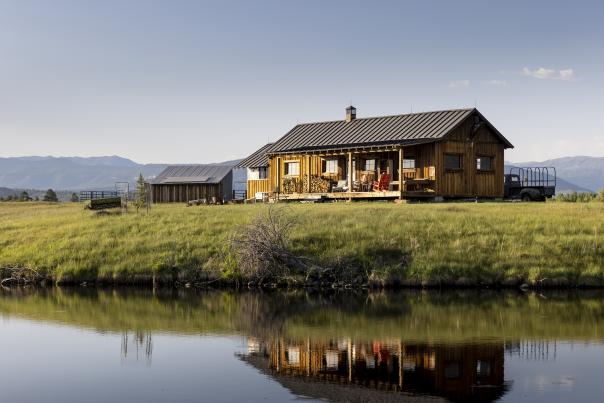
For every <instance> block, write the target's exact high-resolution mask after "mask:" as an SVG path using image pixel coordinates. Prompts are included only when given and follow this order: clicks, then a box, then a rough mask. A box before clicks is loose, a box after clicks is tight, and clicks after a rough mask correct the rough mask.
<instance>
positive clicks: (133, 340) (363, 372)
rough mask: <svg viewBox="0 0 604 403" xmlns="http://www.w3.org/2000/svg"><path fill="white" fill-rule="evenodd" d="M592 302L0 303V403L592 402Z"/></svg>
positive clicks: (91, 298)
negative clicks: (292, 402)
mask: <svg viewBox="0 0 604 403" xmlns="http://www.w3.org/2000/svg"><path fill="white" fill-rule="evenodd" d="M603 341H604V293H603V292H600V291H581V292H553V291H550V292H548V291H543V292H540V293H536V292H502V291H463V292H436V291H423V292H419V291H404V292H333V293H328V294H325V293H323V294H316V293H307V292H301V291H294V292H283V291H275V292H227V291H205V292H198V291H190V290H179V291H176V290H156V291H152V290H107V289H104V290H97V289H77V290H76V289H58V288H47V289H37V290H36V289H4V290H0V346H1V347H2V351H1V353H0V362H1V364H0V401H1V402H10V403H12V402H64V403H68V402H74V403H75V402H78V403H83V402H99V403H100V402H103V403H107V402H110V403H116V402H177V403H178V402H286V401H299V400H301V399H302V400H304V401H309V402H314V401H322V402H325V401H333V402H444V401H456V402H493V401H500V402H522V401H526V402H571V401H573V402H601V401H602V394H603V393H604V377H603V370H604V344H603Z"/></svg>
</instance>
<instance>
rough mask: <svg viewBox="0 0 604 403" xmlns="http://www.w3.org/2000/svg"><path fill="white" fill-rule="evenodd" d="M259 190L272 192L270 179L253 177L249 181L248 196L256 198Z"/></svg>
mask: <svg viewBox="0 0 604 403" xmlns="http://www.w3.org/2000/svg"><path fill="white" fill-rule="evenodd" d="M258 192H267V193H270V192H272V189H271V181H270V179H252V180H248V181H247V197H248V198H254V197H255V196H256V193H258Z"/></svg>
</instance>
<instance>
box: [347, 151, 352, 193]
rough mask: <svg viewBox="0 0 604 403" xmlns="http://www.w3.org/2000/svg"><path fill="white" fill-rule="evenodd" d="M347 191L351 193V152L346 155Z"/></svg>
mask: <svg viewBox="0 0 604 403" xmlns="http://www.w3.org/2000/svg"><path fill="white" fill-rule="evenodd" d="M348 191H349V192H352V152H349V153H348Z"/></svg>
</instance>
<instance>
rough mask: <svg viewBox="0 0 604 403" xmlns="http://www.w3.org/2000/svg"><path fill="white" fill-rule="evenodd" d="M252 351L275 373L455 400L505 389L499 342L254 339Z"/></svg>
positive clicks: (486, 397)
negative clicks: (255, 341) (442, 343)
mask: <svg viewBox="0 0 604 403" xmlns="http://www.w3.org/2000/svg"><path fill="white" fill-rule="evenodd" d="M252 352H254V353H255V355H256V356H258V355H261V356H263V357H265V359H266V360H267V361H268V369H269V370H271V371H273V372H274V375H278V376H293V377H298V376H305V377H311V378H315V379H317V380H322V381H328V382H333V383H337V384H342V383H344V384H355V385H361V386H364V387H369V388H374V389H379V390H389V391H402V392H412V393H427V394H430V395H434V396H442V397H445V398H447V399H450V400H454V401H464V402H466V401H481V402H482V401H494V400H496V399H498V398H499V397H501V396H502V395H503V393H505V390H506V387H505V385H504V375H503V372H504V366H503V364H504V346H503V345H502V344H496V343H493V344H469V345H428V344H403V343H402V342H399V341H395V342H385V343H384V342H370V343H353V342H352V341H350V340H344V341H340V342H331V343H312V342H310V341H306V342H301V343H292V342H286V341H284V340H277V341H273V342H271V343H266V344H262V346H259V345H258V344H256V345H255V347H254V348H253V349H252Z"/></svg>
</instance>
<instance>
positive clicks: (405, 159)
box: [403, 156, 417, 169]
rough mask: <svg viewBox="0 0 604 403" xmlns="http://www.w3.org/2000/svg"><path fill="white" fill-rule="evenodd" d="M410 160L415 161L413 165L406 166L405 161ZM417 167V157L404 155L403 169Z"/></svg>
mask: <svg viewBox="0 0 604 403" xmlns="http://www.w3.org/2000/svg"><path fill="white" fill-rule="evenodd" d="M409 161H413V166H412V167H406V166H405V162H409ZM416 168H417V159H416V158H415V157H412V158H405V156H403V169H416Z"/></svg>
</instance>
